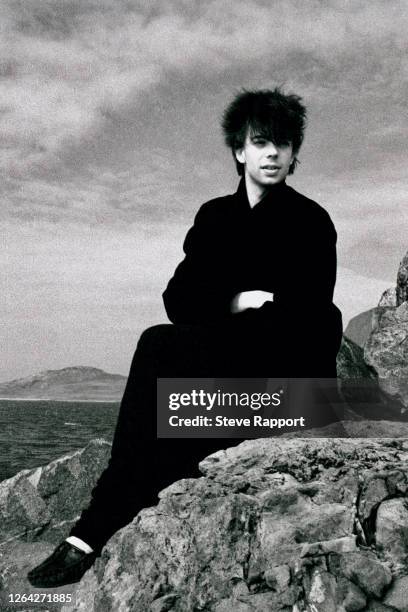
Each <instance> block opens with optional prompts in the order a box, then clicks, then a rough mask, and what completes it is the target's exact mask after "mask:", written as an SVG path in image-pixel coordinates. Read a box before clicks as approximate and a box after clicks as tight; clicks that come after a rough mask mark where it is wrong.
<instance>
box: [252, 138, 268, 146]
mask: <svg viewBox="0 0 408 612" xmlns="http://www.w3.org/2000/svg"><path fill="white" fill-rule="evenodd" d="M252 142H253V143H254V144H256V145H264V144H265V142H266V140H264V139H263V138H254V139H253V140H252Z"/></svg>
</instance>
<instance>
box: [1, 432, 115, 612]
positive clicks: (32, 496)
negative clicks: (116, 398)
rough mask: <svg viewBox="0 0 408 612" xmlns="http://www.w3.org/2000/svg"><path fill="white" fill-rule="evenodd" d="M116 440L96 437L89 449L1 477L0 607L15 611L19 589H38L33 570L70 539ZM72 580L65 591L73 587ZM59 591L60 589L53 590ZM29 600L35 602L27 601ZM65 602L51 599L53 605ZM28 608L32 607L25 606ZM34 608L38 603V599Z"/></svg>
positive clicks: (50, 607) (35, 590)
mask: <svg viewBox="0 0 408 612" xmlns="http://www.w3.org/2000/svg"><path fill="white" fill-rule="evenodd" d="M110 449H111V445H110V444H109V443H108V442H105V441H104V440H93V441H92V442H90V443H89V444H88V446H86V447H85V448H84V449H82V450H80V451H77V452H75V453H72V454H70V455H66V456H64V457H62V458H60V459H57V460H56V461H52V462H51V463H49V464H48V465H46V466H44V467H39V468H37V469H33V470H23V471H22V472H19V473H18V474H17V475H16V476H14V477H13V478H9V479H7V480H3V481H2V482H0V610H1V611H2V612H9V611H10V612H11V611H15V610H16V604H11V605H10V606H9V595H10V594H13V593H20V594H22V593H25V594H29V593H37V594H38V592H39V591H38V589H35V588H33V587H31V585H30V584H29V583H28V581H27V579H26V574H27V571H28V570H30V569H32V568H33V567H35V566H36V565H38V564H39V563H40V562H41V561H43V560H44V559H45V558H46V557H47V556H48V555H49V554H51V552H52V551H53V549H54V548H55V544H57V543H59V542H60V541H61V540H62V539H64V538H65V537H66V536H67V535H68V533H69V531H70V529H71V527H72V525H73V524H74V523H75V522H76V520H77V518H78V515H79V514H80V512H81V510H82V509H83V508H84V507H85V506H86V505H87V504H88V503H89V499H90V495H91V491H92V489H93V487H94V486H95V484H96V481H97V479H98V478H99V476H100V474H101V472H102V471H103V469H104V467H105V465H106V464H107V461H108V457H109V455H110ZM74 590H75V588H73V587H72V586H68V587H66V588H64V587H62V588H60V589H57V590H56V592H59V593H71V594H72V593H73V592H74ZM52 592H54V591H52ZM26 606H29V604H26ZM60 607H61V604H58V603H50V604H48V605H47V609H48V610H50V611H51V610H53V611H54V610H59V609H60ZM24 609H25V610H27V611H28V610H29V609H30V610H31V608H29V607H25V608H24ZM33 609H38V604H36V606H34V608H33ZM41 609H43V608H41Z"/></svg>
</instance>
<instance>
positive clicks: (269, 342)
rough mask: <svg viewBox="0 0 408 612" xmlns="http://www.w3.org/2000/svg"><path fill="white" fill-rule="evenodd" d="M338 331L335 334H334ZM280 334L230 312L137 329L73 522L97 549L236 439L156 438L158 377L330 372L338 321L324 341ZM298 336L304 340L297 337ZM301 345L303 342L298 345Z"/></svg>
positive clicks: (333, 372) (337, 340) (332, 372)
mask: <svg viewBox="0 0 408 612" xmlns="http://www.w3.org/2000/svg"><path fill="white" fill-rule="evenodd" d="M339 332H340V335H339ZM284 335H285V341H284V342H283V338H282V337H281V338H279V334H277V332H276V329H272V328H271V327H268V325H265V322H259V324H257V323H254V319H253V317H252V318H251V316H248V317H235V318H234V317H232V318H231V319H229V320H228V321H227V322H226V323H225V324H223V325H218V326H217V325H202V326H200V325H158V326H155V327H151V328H148V329H147V330H145V331H144V332H143V334H142V335H141V337H140V340H139V342H138V345H137V349H136V352H135V355H134V358H133V361H132V365H131V368H130V373H129V378H128V382H127V386H126V389H125V392H124V396H123V399H122V403H121V407H120V412H119V417H118V421H117V425H116V430H115V435H114V440H113V445H112V454H111V458H110V461H109V464H108V466H107V468H106V469H105V471H104V472H103V473H102V475H101V477H100V479H99V481H98V483H97V484H96V486H95V488H94V490H93V492H92V497H91V502H90V505H89V507H88V508H87V509H85V510H84V511H83V513H82V515H81V517H80V519H79V521H78V522H77V524H76V525H75V526H74V527H73V529H72V530H71V533H70V535H75V536H77V537H79V538H81V539H82V540H84V541H85V542H87V543H88V544H89V545H90V546H92V548H94V550H96V551H97V552H99V551H100V550H101V548H102V547H103V546H104V544H105V543H106V542H107V540H108V539H109V538H110V537H111V536H112V535H113V534H114V533H115V532H116V531H117V530H118V529H120V528H121V527H123V526H124V525H126V524H127V523H129V522H130V521H131V520H132V519H133V517H134V516H135V515H136V514H137V513H138V512H139V510H141V509H142V508H145V507H149V506H152V505H155V504H156V503H157V493H158V492H159V491H160V490H162V489H163V488H165V487H166V486H168V485H169V484H171V483H172V482H174V481H175V480H179V479H181V478H187V477H196V476H199V470H198V463H199V461H201V460H202V459H203V458H204V457H206V456H207V455H209V454H211V453H213V452H215V451H217V450H219V449H222V448H227V447H229V446H234V445H236V444H238V443H239V442H242V439H239V440H238V439H233V438H227V439H224V438H223V439H220V438H218V439H197V438H195V439H157V436H156V421H157V419H156V383H157V378H158V377H168V378H171V377H175V378H188V377H195V378H239V377H245V378H249V377H254V378H258V379H259V378H268V377H285V376H286V377H287V376H289V375H290V376H294V377H295V376H299V377H306V376H311V377H312V376H320V377H335V376H336V369H335V359H336V354H337V350H338V347H339V344H340V338H341V321H340V329H337V332H336V333H332V334H331V339H330V342H329V343H328V342H327V339H328V335H327V334H324V335H323V344H324V346H323V345H322V346H320V347H317V345H316V343H315V344H314V349H313V353H314V356H311V349H310V345H308V344H307V343H306V344H303V345H302V344H301V343H300V344H299V336H298V334H297V336H296V337H295V338H293V339H292V342H296V343H297V347H294V346H291V340H290V338H289V339H288V334H284ZM302 342H303V340H302ZM302 347H303V348H302Z"/></svg>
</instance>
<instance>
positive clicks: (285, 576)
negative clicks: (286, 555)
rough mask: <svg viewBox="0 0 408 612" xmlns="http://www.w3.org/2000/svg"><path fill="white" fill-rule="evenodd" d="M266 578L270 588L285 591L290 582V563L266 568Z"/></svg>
mask: <svg viewBox="0 0 408 612" xmlns="http://www.w3.org/2000/svg"><path fill="white" fill-rule="evenodd" d="M264 579H265V582H266V584H267V585H268V587H269V588H270V589H273V590H274V591H283V590H284V589H286V588H287V587H288V586H289V584H290V568H289V566H288V565H277V566H276V567H272V568H271V569H268V570H266V572H265V573H264Z"/></svg>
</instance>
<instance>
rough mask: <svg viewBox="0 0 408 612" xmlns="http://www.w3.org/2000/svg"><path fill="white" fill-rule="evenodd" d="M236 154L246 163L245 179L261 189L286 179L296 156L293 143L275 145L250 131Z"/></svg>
mask: <svg viewBox="0 0 408 612" xmlns="http://www.w3.org/2000/svg"><path fill="white" fill-rule="evenodd" d="M235 156H236V158H237V160H238V161H239V162H240V163H241V164H244V165H245V180H246V181H247V182H248V181H250V182H252V183H253V184H254V186H256V187H258V188H261V189H267V188H268V187H271V186H273V185H277V184H278V183H281V182H282V181H284V180H285V178H286V176H287V174H288V172H289V168H290V165H291V163H292V161H293V159H294V157H295V155H294V153H293V149H292V145H291V144H288V145H275V144H274V143H273V142H271V141H270V140H266V138H265V137H264V136H262V135H260V134H256V133H255V134H251V133H250V132H248V133H247V135H246V139H245V143H244V146H243V147H242V149H238V150H237V151H235Z"/></svg>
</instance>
